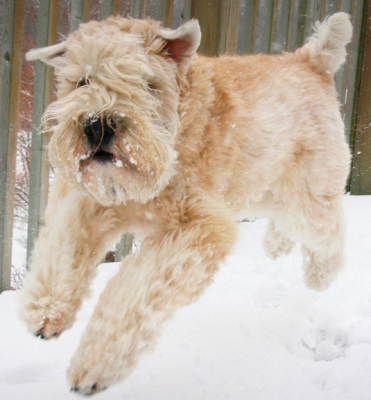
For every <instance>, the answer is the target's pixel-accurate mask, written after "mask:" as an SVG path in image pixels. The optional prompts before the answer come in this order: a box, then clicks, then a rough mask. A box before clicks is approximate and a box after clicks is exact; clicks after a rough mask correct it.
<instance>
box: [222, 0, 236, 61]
mask: <svg viewBox="0 0 371 400" xmlns="http://www.w3.org/2000/svg"><path fill="white" fill-rule="evenodd" d="M240 6H241V4H240V2H239V1H235V0H224V1H222V3H221V11H220V12H221V14H220V15H221V20H220V22H219V24H218V25H219V27H220V33H219V35H220V37H219V49H218V53H219V54H223V53H226V54H237V40H238V28H239V20H240Z"/></svg>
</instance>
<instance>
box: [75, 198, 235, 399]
mask: <svg viewBox="0 0 371 400" xmlns="http://www.w3.org/2000/svg"><path fill="white" fill-rule="evenodd" d="M187 209H188V212H187V217H188V221H189V222H187V223H185V224H184V225H183V226H182V227H179V228H177V229H175V230H174V231H171V232H168V233H167V234H166V235H165V236H164V237H163V238H162V240H161V241H159V240H156V242H153V240H145V241H144V242H143V244H142V247H141V250H140V251H139V252H138V253H136V254H134V255H131V256H129V257H127V258H126V259H124V260H123V264H122V268H121V271H120V272H119V273H118V275H117V276H115V277H114V278H113V279H112V280H111V281H110V282H109V283H108V284H107V287H106V289H105V291H104V292H103V294H102V295H101V297H100V299H99V302H98V305H97V307H96V309H95V312H94V314H93V316H92V319H91V320H90V323H89V325H88V327H87V330H86V332H85V334H84V336H83V338H82V340H81V343H80V346H79V348H78V350H77V352H76V354H75V356H74V358H73V360H72V363H71V366H70V369H69V371H68V376H69V381H70V383H71V386H72V390H73V391H76V392H79V393H81V394H85V395H89V394H93V393H95V392H98V391H100V390H102V389H103V388H105V387H107V386H109V385H111V384H113V383H116V382H118V381H120V380H122V379H124V378H125V377H126V376H127V375H128V374H129V373H130V372H131V370H132V369H133V367H134V366H135V364H136V362H137V361H138V359H139V357H140V355H141V354H142V353H143V352H144V351H145V350H147V349H148V348H151V347H152V346H153V344H154V342H155V340H156V337H157V335H158V332H159V329H160V327H161V325H162V323H163V322H164V320H166V319H167V318H168V317H170V316H171V315H172V314H173V313H174V312H175V310H176V309H177V308H179V307H180V306H183V305H186V304H189V303H190V302H192V301H193V300H194V299H196V298H197V297H198V296H199V295H201V294H202V293H203V291H204V290H205V288H206V287H207V286H208V285H209V284H210V283H211V282H212V279H213V275H214V273H215V272H216V271H217V269H218V265H219V263H220V262H221V261H222V260H223V259H224V258H225V257H226V255H227V254H228V253H229V252H230V250H231V247H232V245H233V243H234V242H235V240H236V235H237V226H236V225H237V224H236V222H234V220H233V219H232V218H228V216H226V214H228V211H227V210H226V209H225V208H224V207H220V208H218V206H216V205H215V203H214V202H213V201H211V202H209V201H207V200H205V199H204V198H203V196H202V197H200V198H199V199H196V198H193V199H192V200H190V201H189V202H188V204H187Z"/></svg>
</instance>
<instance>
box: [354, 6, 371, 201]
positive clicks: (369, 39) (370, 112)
mask: <svg viewBox="0 0 371 400" xmlns="http://www.w3.org/2000/svg"><path fill="white" fill-rule="evenodd" d="M362 33H363V34H362V39H361V46H360V62H359V69H358V79H357V88H358V94H359V101H358V104H357V112H356V115H355V118H356V126H355V130H354V147H353V164H352V171H351V181H350V192H351V194H355V195H360V194H371V157H370V155H371V3H370V2H369V1H366V2H365V3H364V8H363V21H362Z"/></svg>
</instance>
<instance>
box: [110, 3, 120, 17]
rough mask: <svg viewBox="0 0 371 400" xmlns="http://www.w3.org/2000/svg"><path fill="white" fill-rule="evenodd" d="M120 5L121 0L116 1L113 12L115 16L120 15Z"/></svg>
mask: <svg viewBox="0 0 371 400" xmlns="http://www.w3.org/2000/svg"><path fill="white" fill-rule="evenodd" d="M120 5H121V4H120V0H114V2H113V10H112V14H113V15H120Z"/></svg>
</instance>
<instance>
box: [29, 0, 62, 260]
mask: <svg viewBox="0 0 371 400" xmlns="http://www.w3.org/2000/svg"><path fill="white" fill-rule="evenodd" d="M57 10H58V0H53V1H50V0H39V9H38V15H37V34H36V47H45V46H48V45H50V44H51V42H52V39H51V36H52V35H53V32H52V29H51V27H53V28H56V24H55V22H56V21H55V20H56V19H57V18H58V13H57V12H56V11H57ZM53 30H54V29H53ZM34 88H35V89H34V107H33V116H32V141H31V170H30V194H29V210H28V234H27V259H28V260H29V259H30V256H31V254H32V249H33V246H34V241H35V239H36V237H37V235H38V232H39V228H40V226H41V225H42V224H43V216H44V211H45V206H46V202H47V198H48V189H49V164H48V161H47V159H46V146H47V143H48V137H46V135H45V134H40V132H39V128H40V121H41V116H42V113H43V111H44V109H45V106H46V105H47V104H48V103H49V102H50V101H51V99H52V95H53V84H52V75H51V72H50V67H47V66H46V65H45V64H43V63H41V62H40V61H36V63H35V79H34Z"/></svg>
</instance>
